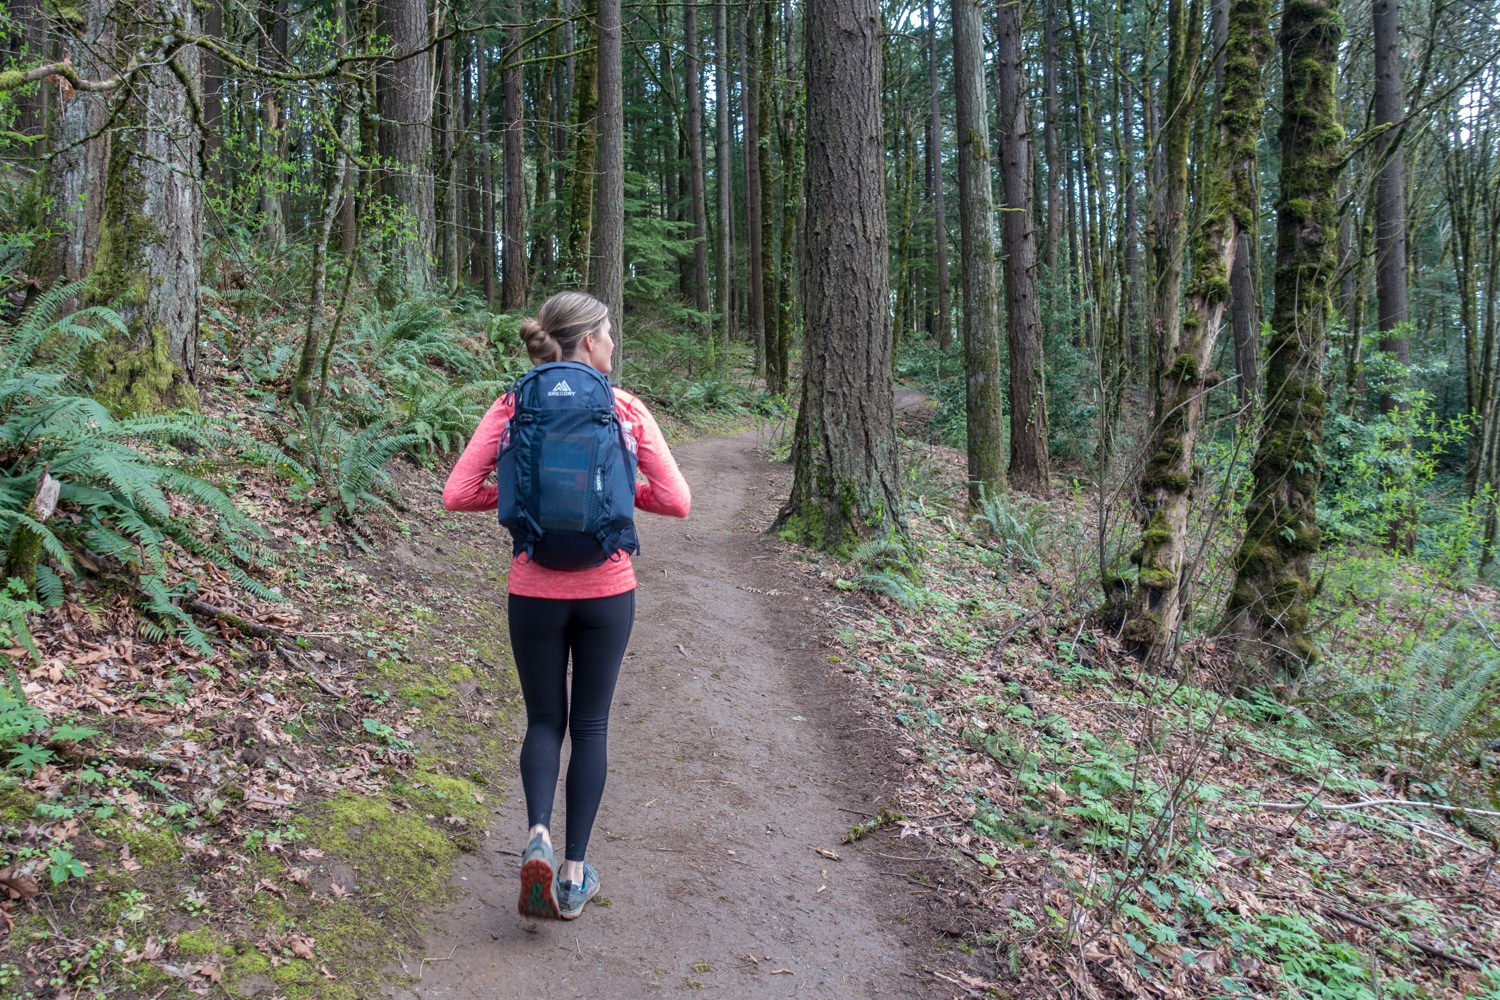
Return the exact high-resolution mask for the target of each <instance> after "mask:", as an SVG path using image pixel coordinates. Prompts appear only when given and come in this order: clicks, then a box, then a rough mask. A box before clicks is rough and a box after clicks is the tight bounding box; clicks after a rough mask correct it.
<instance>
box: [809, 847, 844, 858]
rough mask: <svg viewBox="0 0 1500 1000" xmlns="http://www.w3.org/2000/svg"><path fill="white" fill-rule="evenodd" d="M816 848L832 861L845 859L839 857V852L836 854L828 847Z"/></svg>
mask: <svg viewBox="0 0 1500 1000" xmlns="http://www.w3.org/2000/svg"><path fill="white" fill-rule="evenodd" d="M814 850H816V851H817V852H818V853H819V854H821V855H823V857H825V858H827V859H828V860H830V861H843V860H844V859H843V858H841V857H839V856H838V855H837V854H835V853H833V852H832V851H830V850H828V849H827V848H826V847H818V848H814Z"/></svg>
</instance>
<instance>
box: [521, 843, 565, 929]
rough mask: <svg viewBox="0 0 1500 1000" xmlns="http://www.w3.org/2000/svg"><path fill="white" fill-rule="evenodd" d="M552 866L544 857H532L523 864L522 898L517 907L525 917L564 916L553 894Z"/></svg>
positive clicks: (553, 918)
mask: <svg viewBox="0 0 1500 1000" xmlns="http://www.w3.org/2000/svg"><path fill="white" fill-rule="evenodd" d="M552 884H553V872H552V866H551V865H549V864H547V862H546V860H545V859H543V858H532V859H531V860H530V861H528V862H526V863H525V864H524V865H522V866H521V898H520V900H519V901H517V903H516V909H517V910H518V911H519V912H520V914H521V916H523V917H534V918H536V919H537V920H556V919H558V918H559V917H562V911H561V910H560V909H558V906H557V898H556V897H555V896H553V895H552Z"/></svg>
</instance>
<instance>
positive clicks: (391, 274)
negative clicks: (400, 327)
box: [379, 0, 437, 296]
mask: <svg viewBox="0 0 1500 1000" xmlns="http://www.w3.org/2000/svg"><path fill="white" fill-rule="evenodd" d="M379 30H380V32H381V33H382V34H383V35H385V36H386V37H387V38H389V39H390V45H391V49H392V51H393V52H395V53H396V54H397V56H399V57H400V58H398V59H397V60H396V61H394V62H391V63H389V64H388V65H387V66H386V68H385V70H384V71H383V72H382V74H381V77H380V89H379V94H380V132H379V142H380V158H381V162H382V163H384V164H385V166H386V172H385V175H384V177H383V178H382V182H383V191H382V194H384V195H385V196H386V199H387V200H388V202H389V203H390V205H391V206H393V207H394V208H395V209H396V210H398V211H400V212H402V213H403V218H402V222H403V225H402V226H401V227H400V232H399V233H398V234H397V235H396V237H395V238H394V239H393V240H392V241H391V243H390V245H388V246H387V248H386V271H387V274H388V280H389V281H390V282H391V284H392V288H391V291H392V292H393V293H394V294H396V295H398V296H399V295H405V294H413V293H415V294H421V293H423V292H429V291H431V290H432V289H433V287H434V286H435V285H436V274H435V272H434V269H433V253H432V252H433V240H434V238H435V236H436V231H437V219H436V214H435V210H434V195H435V188H434V184H433V165H432V104H433V93H432V83H433V65H432V52H431V50H430V49H429V48H428V47H427V46H428V34H429V31H428V21H427V5H426V3H425V2H423V0H380V11H379Z"/></svg>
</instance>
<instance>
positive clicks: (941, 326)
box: [927, 0, 953, 350]
mask: <svg viewBox="0 0 1500 1000" xmlns="http://www.w3.org/2000/svg"><path fill="white" fill-rule="evenodd" d="M937 63H938V59H937V10H936V9H935V7H934V6H933V0H927V195H928V200H929V201H930V203H931V205H932V255H933V257H934V258H935V260H934V264H935V270H936V275H935V277H934V278H933V284H934V286H935V287H934V288H933V292H934V294H933V301H934V305H933V316H932V331H931V332H932V337H933V339H934V340H935V341H936V342H937V345H938V348H939V349H940V350H946V349H947V348H948V345H949V344H950V343H952V342H953V296H952V291H951V288H950V285H951V282H950V280H949V278H948V209H947V205H946V203H945V200H944V190H943V189H944V182H943V114H942V91H941V90H940V89H939V88H938V68H937Z"/></svg>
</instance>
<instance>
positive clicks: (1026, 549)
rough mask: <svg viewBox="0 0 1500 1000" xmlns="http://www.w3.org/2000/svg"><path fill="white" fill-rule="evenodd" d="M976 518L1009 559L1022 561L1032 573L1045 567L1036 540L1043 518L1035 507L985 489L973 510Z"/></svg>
mask: <svg viewBox="0 0 1500 1000" xmlns="http://www.w3.org/2000/svg"><path fill="white" fill-rule="evenodd" d="M974 520H975V521H977V522H979V523H980V524H982V525H984V526H985V528H987V529H988V531H987V534H988V535H989V538H990V540H991V541H992V542H993V544H994V545H995V546H996V547H998V548H999V549H1000V551H1001V553H1002V554H1004V555H1005V557H1006V558H1008V559H1013V560H1015V561H1016V562H1019V563H1020V564H1021V565H1022V566H1024V567H1025V568H1026V569H1028V570H1031V571H1032V572H1036V571H1038V570H1040V569H1041V568H1042V555H1041V550H1040V547H1039V545H1038V541H1037V535H1038V534H1039V532H1040V530H1041V524H1042V521H1041V517H1040V515H1039V513H1038V511H1037V510H1036V509H1035V508H1033V509H1032V510H1030V511H1026V510H1022V509H1021V508H1020V507H1019V506H1018V505H1017V503H1016V501H1014V500H1012V499H1011V498H1010V497H1009V496H1007V495H1006V494H1004V493H990V492H988V491H984V492H982V493H981V494H980V497H979V507H978V509H977V510H975V511H974Z"/></svg>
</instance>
